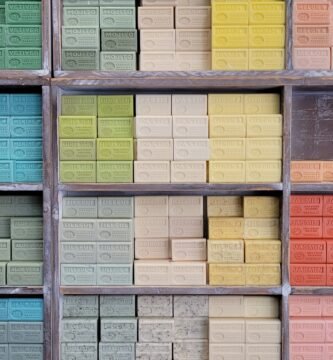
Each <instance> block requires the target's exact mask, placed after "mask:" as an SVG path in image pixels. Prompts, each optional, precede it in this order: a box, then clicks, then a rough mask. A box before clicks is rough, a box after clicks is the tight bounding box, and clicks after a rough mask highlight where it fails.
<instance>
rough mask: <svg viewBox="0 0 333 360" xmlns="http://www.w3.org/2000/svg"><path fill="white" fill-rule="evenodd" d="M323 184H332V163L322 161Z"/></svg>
mask: <svg viewBox="0 0 333 360" xmlns="http://www.w3.org/2000/svg"><path fill="white" fill-rule="evenodd" d="M332 67H333V58H332ZM323 182H333V161H323Z"/></svg>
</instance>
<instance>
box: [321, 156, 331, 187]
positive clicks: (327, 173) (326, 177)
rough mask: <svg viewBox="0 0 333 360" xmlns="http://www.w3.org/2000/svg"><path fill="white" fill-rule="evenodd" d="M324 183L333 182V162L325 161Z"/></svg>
mask: <svg viewBox="0 0 333 360" xmlns="http://www.w3.org/2000/svg"><path fill="white" fill-rule="evenodd" d="M322 164H323V165H322V166H323V182H332V181H333V171H332V167H333V162H332V161H323V163H322Z"/></svg>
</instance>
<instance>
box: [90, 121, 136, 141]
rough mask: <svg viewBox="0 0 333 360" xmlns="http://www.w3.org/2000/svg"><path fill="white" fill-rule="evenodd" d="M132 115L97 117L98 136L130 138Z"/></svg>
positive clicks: (131, 134) (131, 133) (131, 135)
mask: <svg viewBox="0 0 333 360" xmlns="http://www.w3.org/2000/svg"><path fill="white" fill-rule="evenodd" d="M133 122H134V121H133V118H132V117H113V118H102V117H100V118H98V126H97V127H98V137H99V138H110V139H111V138H132V137H133Z"/></svg>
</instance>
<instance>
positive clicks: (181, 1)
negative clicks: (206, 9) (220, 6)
mask: <svg viewBox="0 0 333 360" xmlns="http://www.w3.org/2000/svg"><path fill="white" fill-rule="evenodd" d="M210 3H211V0H176V4H177V6H210Z"/></svg>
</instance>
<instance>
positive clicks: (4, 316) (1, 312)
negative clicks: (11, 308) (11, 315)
mask: <svg viewBox="0 0 333 360" xmlns="http://www.w3.org/2000/svg"><path fill="white" fill-rule="evenodd" d="M7 320H8V299H0V321H7Z"/></svg>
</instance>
